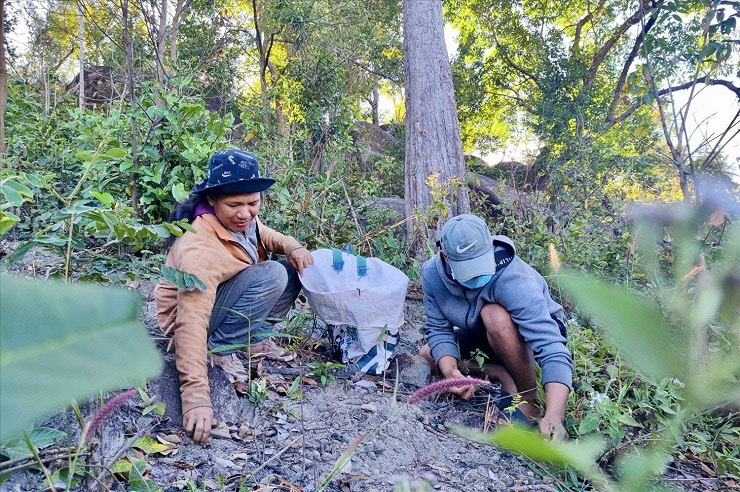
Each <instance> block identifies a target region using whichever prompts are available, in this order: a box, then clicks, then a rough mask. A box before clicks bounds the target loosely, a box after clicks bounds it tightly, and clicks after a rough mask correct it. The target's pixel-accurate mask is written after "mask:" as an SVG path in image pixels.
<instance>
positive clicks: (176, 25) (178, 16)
mask: <svg viewBox="0 0 740 492" xmlns="http://www.w3.org/2000/svg"><path fill="white" fill-rule="evenodd" d="M183 3H184V0H177V6H176V7H175V17H173V18H172V19H173V20H172V36H171V37H170V61H171V62H172V65H174V64H175V62H176V61H177V31H179V29H180V22H181V21H182V6H183Z"/></svg>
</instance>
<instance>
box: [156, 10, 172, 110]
mask: <svg viewBox="0 0 740 492" xmlns="http://www.w3.org/2000/svg"><path fill="white" fill-rule="evenodd" d="M168 3H169V0H162V6H161V7H160V9H161V10H160V11H159V29H157V59H156V60H155V61H156V63H157V71H156V73H155V77H156V80H157V90H156V91H155V93H154V104H156V105H157V106H159V107H160V108H162V107H164V101H162V96H161V92H162V89H163V87H164V46H165V44H166V42H167V4H168Z"/></svg>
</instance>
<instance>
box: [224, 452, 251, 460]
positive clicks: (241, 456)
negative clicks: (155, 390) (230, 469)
mask: <svg viewBox="0 0 740 492" xmlns="http://www.w3.org/2000/svg"><path fill="white" fill-rule="evenodd" d="M229 459H230V460H244V461H246V460H248V459H249V455H248V454H247V453H234V454H232V455H231V456H229Z"/></svg>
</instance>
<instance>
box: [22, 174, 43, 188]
mask: <svg viewBox="0 0 740 492" xmlns="http://www.w3.org/2000/svg"><path fill="white" fill-rule="evenodd" d="M26 179H27V180H28V182H29V183H31V186H35V187H36V188H43V187H44V186H46V180H45V179H44V177H43V176H41V175H40V174H26Z"/></svg>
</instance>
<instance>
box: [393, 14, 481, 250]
mask: <svg viewBox="0 0 740 492" xmlns="http://www.w3.org/2000/svg"><path fill="white" fill-rule="evenodd" d="M403 35H404V39H403V51H404V71H405V85H406V88H405V89H406V214H407V217H410V216H412V215H414V214H416V213H421V214H425V213H428V211H431V217H428V219H429V220H427V221H426V223H425V224H424V227H426V228H428V230H427V239H430V237H429V236H430V235H431V234H430V233H431V232H432V231H431V229H433V228H434V227H435V226H437V227H439V226H441V224H435V222H437V221H438V220H439V218H440V217H439V213H438V212H435V211H434V210H435V208H434V205H435V203H434V201H436V202H437V203H436V205H440V202H439V201H438V200H441V201H442V203H443V204H444V207H445V209H446V213H447V215H446V216H447V217H448V218H449V217H452V216H455V215H458V214H461V213H466V212H469V211H470V201H469V199H468V190H467V187H466V186H465V163H464V160H463V151H462V144H461V142H460V127H459V123H458V119H457V105H456V103H455V92H454V87H453V85H452V72H451V70H450V61H449V58H448V56H447V47H446V46H445V39H444V30H443V27H442V2H441V1H440V0H434V1H429V0H404V1H403ZM435 173H439V178H438V181H437V182H438V183H440V184H441V186H442V187H445V186H451V187H452V188H448V191H449V192H450V193H448V195H447V196H446V197H444V196H439V195H436V196H435V197H434V199H435V200H434V201H433V197H432V195H431V194H430V191H431V188H430V186H429V185H428V183H427V181H428V179H429V176H431V175H433V174H435ZM454 183H457V185H455V184H454ZM417 220H418V217H417ZM413 231H414V224H413V223H412V221H409V223H408V227H407V232H408V234H409V240H410V244H411V243H413V242H415V241H414V237H413Z"/></svg>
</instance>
